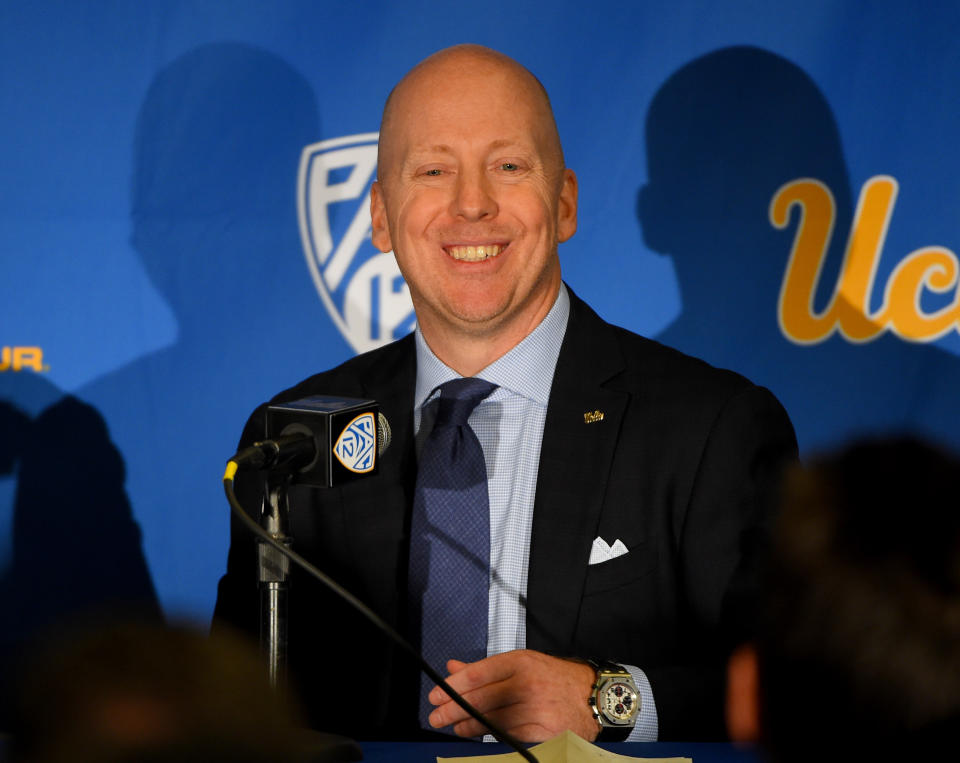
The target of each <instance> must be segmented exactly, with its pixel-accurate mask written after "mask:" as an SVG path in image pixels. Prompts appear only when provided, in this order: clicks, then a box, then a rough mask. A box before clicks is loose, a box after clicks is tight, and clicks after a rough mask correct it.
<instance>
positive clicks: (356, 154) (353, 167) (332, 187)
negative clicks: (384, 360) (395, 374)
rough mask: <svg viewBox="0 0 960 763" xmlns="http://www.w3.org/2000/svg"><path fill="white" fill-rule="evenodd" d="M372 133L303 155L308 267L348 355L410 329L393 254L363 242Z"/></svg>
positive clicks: (300, 205)
mask: <svg viewBox="0 0 960 763" xmlns="http://www.w3.org/2000/svg"><path fill="white" fill-rule="evenodd" d="M376 168H377V133H375V132H370V133H363V134H361V135H347V136H345V137H342V138H332V139H330V140H324V141H321V142H319V143H313V144H311V145H309V146H307V147H306V148H304V149H303V153H302V154H301V156H300V171H299V175H298V178H297V212H298V215H299V220H300V236H301V239H302V241H303V251H304V253H305V254H306V257H307V265H308V266H309V268H310V273H311V274H312V275H313V282H314V284H315V285H316V287H317V291H318V292H319V293H320V298H321V299H322V300H323V304H324V305H325V306H326V308H327V311H328V312H329V313H330V317H331V318H332V319H333V322H334V323H335V324H336V326H337V328H338V329H340V333H342V334H343V336H344V338H346V340H347V341H348V342H349V343H350V346H351V347H353V349H354V351H355V352H358V353H359V352H366V351H367V350H372V349H374V348H375V347H379V346H381V345H383V344H386V343H387V342H392V341H393V340H394V339H399V338H400V337H402V336H404V335H405V334H408V333H409V332H410V331H411V330H413V326H414V315H413V304H412V303H411V301H410V290H409V289H408V288H407V285H406V283H405V282H404V280H403V277H402V276H401V275H400V270H399V268H398V267H397V262H396V260H395V259H394V256H393V254H392V253H389V252H388V253H386V254H384V253H383V252H381V251H379V250H378V249H377V248H376V247H375V246H374V245H373V243H372V242H371V241H370V186H371V185H372V183H373V181H374V179H375V176H376Z"/></svg>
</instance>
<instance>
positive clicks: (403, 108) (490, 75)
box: [377, 44, 565, 178]
mask: <svg viewBox="0 0 960 763" xmlns="http://www.w3.org/2000/svg"><path fill="white" fill-rule="evenodd" d="M480 80H482V81H485V82H486V83H489V84H490V85H492V86H500V87H502V88H504V89H505V90H508V91H509V92H511V93H513V94H514V95H515V96H516V98H517V99H518V100H519V101H522V102H523V105H524V107H525V108H527V109H529V110H530V111H531V116H532V120H533V124H534V125H535V129H536V130H537V132H538V133H539V136H538V137H539V138H540V140H541V141H542V145H543V148H544V154H545V157H546V158H547V159H548V161H549V162H550V164H551V165H552V166H551V167H550V171H551V174H554V173H555V174H556V175H557V176H559V175H560V173H561V172H562V171H563V169H564V166H565V165H564V160H563V149H562V147H561V145H560V135H559V133H558V132H557V124H556V121H555V119H554V116H553V109H552V107H551V106H550V98H549V96H548V95H547V91H546V88H544V86H543V85H542V84H541V82H540V80H538V79H537V78H536V77H535V76H534V75H533V74H532V73H531V72H530V71H529V70H528V69H527V68H526V67H524V66H522V65H521V64H519V63H517V62H516V61H514V60H513V59H512V58H510V57H509V56H506V55H504V54H503V53H500V52H498V51H496V50H492V49H491V48H486V47H484V46H482V45H472V44H463V45H454V46H453V47H450V48H444V49H443V50H440V51H438V52H436V53H434V54H433V55H431V56H428V57H427V58H425V59H424V60H423V61H421V62H420V63H419V64H417V65H416V66H414V67H413V68H412V69H411V70H410V71H409V72H407V74H406V75H405V76H404V77H403V79H401V80H400V82H398V83H397V85H396V86H395V87H394V88H393V90H392V91H391V92H390V95H389V96H388V97H387V101H386V103H385V104H384V107H383V117H382V119H381V122H380V146H379V153H378V157H377V175H378V176H379V177H381V178H383V177H384V174H385V173H387V172H389V171H390V170H391V168H392V167H394V166H395V165H396V161H397V153H398V151H399V150H400V147H399V146H398V143H399V142H400V141H401V140H402V133H403V129H404V126H405V124H406V122H407V120H411V119H417V117H418V115H419V114H422V111H423V109H424V108H430V107H431V106H432V105H433V104H435V103H436V101H435V100H434V99H436V98H437V97H438V95H440V96H441V97H442V95H441V92H442V91H443V90H447V91H449V92H450V93H457V94H460V95H462V96H465V97H469V94H470V93H471V92H474V90H475V85H476V83H477V82H478V81H480ZM496 117H497V115H496V114H491V115H490V118H491V119H496Z"/></svg>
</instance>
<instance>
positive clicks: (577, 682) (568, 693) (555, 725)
mask: <svg viewBox="0 0 960 763" xmlns="http://www.w3.org/2000/svg"><path fill="white" fill-rule="evenodd" d="M447 670H448V671H450V675H449V676H448V677H447V683H449V684H450V686H451V687H452V688H453V689H454V690H455V691H457V692H459V693H460V694H461V695H462V696H463V698H464V699H465V700H467V702H469V703H470V704H471V705H473V706H474V707H475V708H476V709H477V710H479V711H480V712H481V713H483V714H484V715H485V716H487V717H488V718H490V720H492V721H493V722H494V723H496V724H497V725H499V726H500V727H501V728H503V729H505V730H506V731H507V732H508V733H509V734H511V735H513V736H514V737H516V738H517V739H518V740H519V741H521V742H543V741H544V740H546V739H550V738H551V737H554V736H556V735H557V734H559V733H561V732H562V731H565V730H566V729H570V730H571V731H573V732H574V733H576V734H578V735H579V736H581V737H583V738H584V739H586V740H587V741H588V742H592V741H593V740H594V739H595V738H596V736H597V733H598V732H599V729H600V727H599V726H598V725H597V721H596V720H595V718H594V716H593V712H592V711H591V710H590V705H589V699H590V693H591V689H592V687H593V682H594V680H595V679H596V672H595V671H594V669H593V668H592V667H590V665H588V664H586V663H583V662H575V661H573V660H564V659H560V658H558V657H551V656H549V655H546V654H543V653H542V652H535V651H532V650H529V649H520V650H516V651H512V652H504V653H503V654H498V655H494V656H493V657H487V658H486V659H483V660H479V661H478V662H472V663H464V662H460V661H459V660H449V661H448V662H447ZM429 699H430V702H432V703H433V704H434V705H437V709H436V710H434V711H433V712H432V713H431V714H430V725H432V726H433V727H434V728H442V727H443V726H449V725H451V724H452V725H453V731H454V733H456V734H457V735H458V736H463V737H477V736H481V735H482V734H485V733H487V728H486V727H485V726H482V725H481V724H480V723H478V722H477V721H475V720H474V719H473V718H471V717H470V716H469V715H467V713H466V711H464V710H463V709H462V708H461V707H460V706H459V705H457V704H456V703H455V702H453V701H452V700H451V699H450V698H449V697H448V696H447V693H446V692H445V691H443V689H441V688H440V687H439V686H435V687H434V688H433V690H432V691H431V692H430V697H429Z"/></svg>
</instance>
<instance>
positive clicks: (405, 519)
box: [344, 336, 416, 624]
mask: <svg viewBox="0 0 960 763" xmlns="http://www.w3.org/2000/svg"><path fill="white" fill-rule="evenodd" d="M393 349H395V350H396V351H395V352H393V353H391V354H390V355H387V356H381V357H380V358H379V359H378V360H377V362H376V364H375V365H373V366H371V367H369V368H367V369H360V370H359V371H358V381H359V382H360V385H361V389H362V390H363V395H364V396H365V397H369V398H371V399H373V400H376V401H377V402H378V403H379V404H380V410H381V412H382V413H383V415H384V416H385V417H386V418H387V421H388V423H389V424H390V428H391V432H392V437H391V442H390V445H389V447H388V448H387V450H386V451H385V452H384V453H383V455H382V456H381V458H380V473H379V475H378V476H377V477H376V478H375V479H373V480H369V481H366V480H364V481H361V482H360V483H358V485H359V486H360V487H361V488H362V491H358V492H357V493H356V494H355V495H354V496H353V497H352V498H351V499H350V500H349V502H345V505H344V523H345V524H346V526H347V527H348V528H349V529H348V532H349V535H350V539H351V540H350V544H351V547H352V548H353V549H354V551H355V553H357V554H358V555H362V556H363V557H364V558H365V559H366V560H367V561H366V562H365V563H364V564H365V573H364V574H365V576H366V577H367V578H368V590H369V592H370V597H371V600H370V602H369V603H370V604H371V605H372V606H373V608H374V609H375V610H377V612H379V613H380V614H381V616H383V617H384V618H385V619H386V620H387V621H388V622H391V623H394V624H399V623H400V622H401V621H402V617H401V615H402V613H401V611H400V608H399V606H400V602H402V601H405V599H406V593H405V588H406V556H405V553H404V551H405V549H406V543H407V535H408V531H409V507H410V505H411V500H412V498H411V496H412V491H413V478H414V476H415V474H416V468H415V465H414V448H413V389H414V381H415V376H416V361H415V354H414V352H413V338H412V336H411V337H408V338H406V339H404V340H401V342H399V343H398V346H396V347H395V348H393Z"/></svg>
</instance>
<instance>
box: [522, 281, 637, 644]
mask: <svg viewBox="0 0 960 763" xmlns="http://www.w3.org/2000/svg"><path fill="white" fill-rule="evenodd" d="M570 297H571V311H570V320H569V322H568V325H567V332H566V335H565V337H564V342H563V346H562V348H561V350H560V357H559V358H558V360H557V370H556V373H555V375H554V380H553V386H552V388H551V391H550V404H549V407H548V410H547V419H546V424H545V427H544V432H543V444H542V446H541V451H540V468H539V476H538V479H537V492H536V499H535V502H534V513H533V530H532V538H531V546H530V567H529V573H528V582H527V646H528V647H530V648H531V649H538V650H541V651H549V652H555V653H561V654H562V653H573V652H572V651H571V650H572V649H573V648H574V644H573V637H574V632H575V629H576V624H577V616H578V613H579V609H580V601H581V597H582V592H583V586H584V581H585V578H586V573H587V562H588V559H589V557H590V547H591V544H592V541H593V539H594V538H595V537H596V535H597V527H598V525H599V519H600V510H601V507H602V505H603V500H604V485H605V484H606V478H607V475H608V474H609V472H610V467H611V463H612V461H613V457H614V452H615V450H616V444H617V439H618V437H619V432H620V425H621V421H622V418H623V413H624V410H625V409H626V405H627V398H628V396H627V395H626V393H624V392H619V391H614V390H610V389H606V388H605V387H604V386H603V384H604V382H606V381H607V380H609V379H610V378H611V377H613V376H615V375H616V374H617V373H618V372H619V371H621V370H622V368H623V359H622V354H621V352H620V349H619V346H618V344H617V343H616V341H615V339H614V337H613V335H612V333H611V329H610V327H609V326H608V325H607V324H605V323H604V322H603V321H602V320H600V318H599V317H598V316H597V315H596V313H594V312H593V311H592V310H591V309H590V308H589V307H587V305H586V304H585V303H583V302H582V301H581V300H579V299H578V298H577V297H576V296H575V295H574V294H573V293H572V292H571V294H570Z"/></svg>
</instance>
